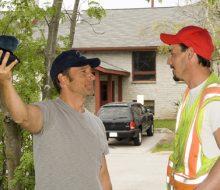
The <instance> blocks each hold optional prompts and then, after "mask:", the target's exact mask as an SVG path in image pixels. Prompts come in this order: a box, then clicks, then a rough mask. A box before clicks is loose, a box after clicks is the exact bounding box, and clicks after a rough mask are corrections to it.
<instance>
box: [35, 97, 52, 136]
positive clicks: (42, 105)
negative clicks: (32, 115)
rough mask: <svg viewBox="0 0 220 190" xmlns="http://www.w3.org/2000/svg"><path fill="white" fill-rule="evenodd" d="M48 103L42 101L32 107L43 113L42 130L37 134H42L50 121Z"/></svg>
mask: <svg viewBox="0 0 220 190" xmlns="http://www.w3.org/2000/svg"><path fill="white" fill-rule="evenodd" d="M49 104H50V103H49V102H47V101H42V102H37V103H34V104H33V105H35V106H38V107H39V108H40V109H41V111H42V113H43V128H42V130H41V131H40V133H39V134H42V133H43V132H44V131H45V130H46V129H47V127H48V126H49V121H51V114H50V106H49Z"/></svg>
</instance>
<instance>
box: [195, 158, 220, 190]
mask: <svg viewBox="0 0 220 190" xmlns="http://www.w3.org/2000/svg"><path fill="white" fill-rule="evenodd" d="M219 171H220V158H219V159H218V160H217V162H216V163H215V165H214V166H213V168H212V169H211V171H210V173H209V175H208V177H207V178H206V179H205V180H204V181H203V182H202V183H201V184H200V185H199V186H198V187H197V188H196V189H195V190H207V189H208V190H219V187H220V172H219Z"/></svg>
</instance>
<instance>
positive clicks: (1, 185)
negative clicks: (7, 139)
mask: <svg viewBox="0 0 220 190" xmlns="http://www.w3.org/2000/svg"><path fill="white" fill-rule="evenodd" d="M0 143H2V144H3V150H2V157H3V164H2V169H1V170H2V176H1V177H2V179H1V180H0V190H4V181H5V175H6V156H5V144H4V136H3V134H2V136H1V141H0Z"/></svg>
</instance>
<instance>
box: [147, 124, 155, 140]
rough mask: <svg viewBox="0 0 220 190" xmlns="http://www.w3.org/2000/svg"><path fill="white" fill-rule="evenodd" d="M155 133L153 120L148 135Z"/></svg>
mask: <svg viewBox="0 0 220 190" xmlns="http://www.w3.org/2000/svg"><path fill="white" fill-rule="evenodd" d="M153 135H154V122H153V121H152V123H151V126H150V128H149V129H148V130H147V136H153Z"/></svg>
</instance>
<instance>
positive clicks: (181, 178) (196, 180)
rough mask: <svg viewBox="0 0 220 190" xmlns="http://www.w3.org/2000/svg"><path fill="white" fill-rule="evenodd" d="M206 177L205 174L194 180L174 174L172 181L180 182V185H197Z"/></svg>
mask: <svg viewBox="0 0 220 190" xmlns="http://www.w3.org/2000/svg"><path fill="white" fill-rule="evenodd" d="M207 176H208V174H205V175H203V176H200V177H198V178H196V179H187V178H185V177H183V176H180V175H177V174H174V179H175V180H176V181H178V182H181V183H184V184H199V183H201V182H203V181H204V179H205V178H206V177H207Z"/></svg>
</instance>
